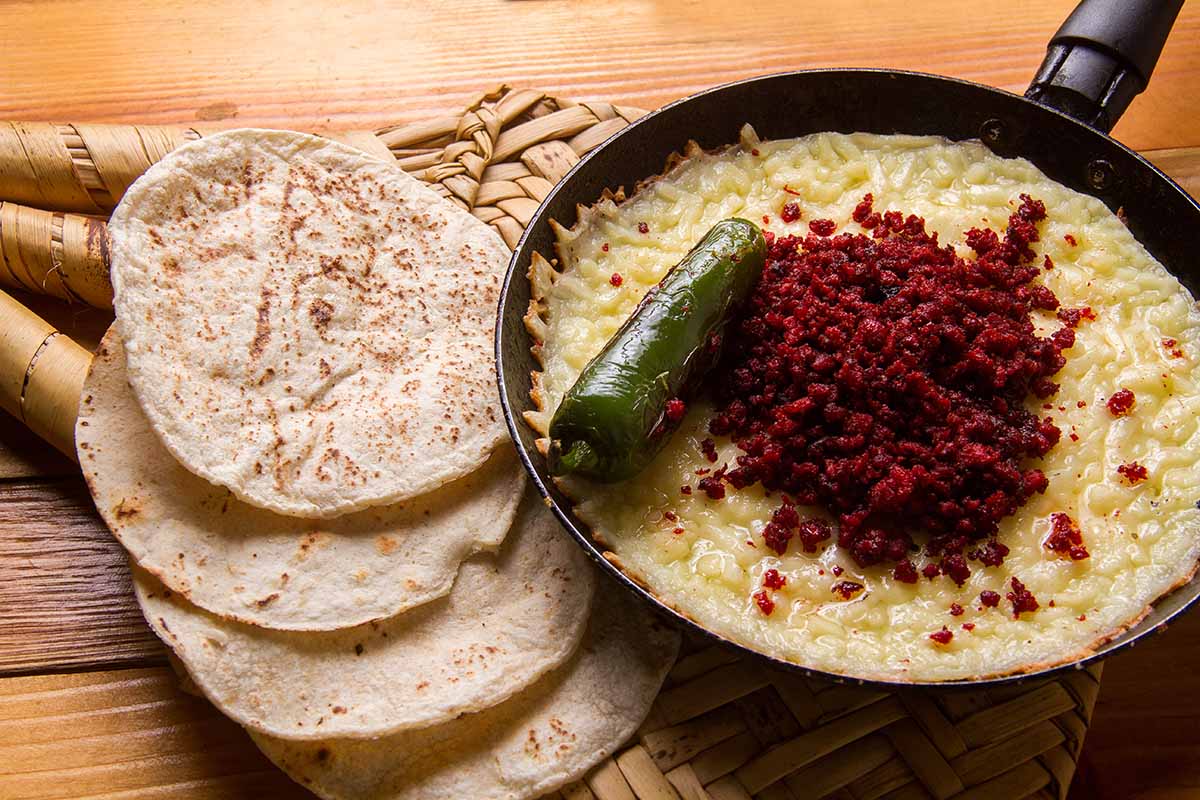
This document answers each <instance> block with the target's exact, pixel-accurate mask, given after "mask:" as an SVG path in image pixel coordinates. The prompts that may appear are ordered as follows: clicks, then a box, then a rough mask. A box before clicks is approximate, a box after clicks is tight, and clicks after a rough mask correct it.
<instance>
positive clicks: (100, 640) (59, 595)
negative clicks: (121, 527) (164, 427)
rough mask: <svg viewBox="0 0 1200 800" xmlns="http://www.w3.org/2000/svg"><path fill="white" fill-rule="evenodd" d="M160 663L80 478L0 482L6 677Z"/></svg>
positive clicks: (0, 637) (120, 556) (120, 561)
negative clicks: (11, 674)
mask: <svg viewBox="0 0 1200 800" xmlns="http://www.w3.org/2000/svg"><path fill="white" fill-rule="evenodd" d="M162 659H163V649H162V647H161V646H160V644H159V642H158V639H157V638H156V637H155V636H154V634H153V633H152V632H151V631H150V629H149V628H148V627H147V626H146V624H145V622H144V621H143V620H142V615H141V612H140V611H138V608H137V603H136V602H134V599H133V590H132V587H131V586H130V582H129V569H128V566H127V565H126V561H125V552H124V551H123V550H122V549H121V546H120V545H119V544H118V543H117V541H116V540H115V539H113V538H112V536H111V535H110V534H109V532H108V530H107V529H106V528H105V527H104V523H103V522H101V521H100V518H99V516H98V515H97V514H96V512H95V509H94V508H93V507H92V501H91V498H90V497H89V496H88V493H87V489H86V487H85V486H84V485H83V480H82V479H81V478H72V479H63V480H57V481H45V482H40V483H30V482H12V483H2V484H0V674H6V673H13V672H31V671H35V670H47V669H68V668H83V667H92V666H112V665H120V664H140V663H146V662H147V661H154V662H161V660H162ZM2 796H3V795H2V794H0V797H2Z"/></svg>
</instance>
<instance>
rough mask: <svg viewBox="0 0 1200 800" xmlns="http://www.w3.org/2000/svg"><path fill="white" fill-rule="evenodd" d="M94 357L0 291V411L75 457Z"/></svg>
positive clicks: (71, 456)
mask: <svg viewBox="0 0 1200 800" xmlns="http://www.w3.org/2000/svg"><path fill="white" fill-rule="evenodd" d="M91 361H92V356H91V353H89V352H88V351H87V350H84V349H83V348H82V347H80V346H79V345H77V344H75V342H73V341H71V338H70V337H69V336H66V335H64V334H61V333H59V332H58V331H56V330H55V329H54V326H53V325H51V324H50V323H48V322H46V321H45V320H44V319H42V318H41V317H39V316H38V315H37V314H34V313H33V312H32V311H30V310H29V309H27V308H26V307H25V306H23V305H21V304H20V303H19V302H17V301H16V300H15V299H14V298H13V297H12V296H11V295H9V294H8V293H6V292H2V291H0V408H3V409H4V410H5V411H7V412H9V413H10V414H12V415H13V416H14V417H16V418H17V419H19V420H21V421H22V422H24V423H25V424H26V425H28V426H29V428H30V430H32V431H33V432H34V433H36V434H37V435H38V436H41V437H42V438H43V439H45V440H46V441H47V442H49V443H50V444H52V445H54V446H55V447H56V448H58V449H59V450H61V451H62V452H63V453H65V454H66V455H67V456H69V457H70V458H72V459H74V458H75V457H76V456H75V417H76V416H77V415H78V413H79V395H80V393H81V392H82V391H83V379H84V377H85V376H86V375H87V371H88V366H89V365H90V364H91Z"/></svg>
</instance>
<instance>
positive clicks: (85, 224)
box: [0, 202, 113, 308]
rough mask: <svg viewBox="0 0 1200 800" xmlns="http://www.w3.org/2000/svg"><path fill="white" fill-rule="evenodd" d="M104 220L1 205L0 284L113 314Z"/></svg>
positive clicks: (20, 206) (106, 231)
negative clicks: (76, 302)
mask: <svg viewBox="0 0 1200 800" xmlns="http://www.w3.org/2000/svg"><path fill="white" fill-rule="evenodd" d="M108 266H109V259H108V228H107V226H106V225H105V223H104V221H103V220H100V219H97V218H95V217H88V216H83V215H81V214H64V213H61V212H54V211H42V210H41V209H36V208H28V207H26V206H22V205H18V204H16V203H5V202H0V283H2V284H4V285H6V286H10V287H12V288H14V289H25V290H28V291H31V292H38V293H41V294H48V295H50V296H51V297H57V298H59V299H60V300H68V301H82V302H84V303H87V304H88V305H90V306H95V307H97V308H112V293H113V288H112V283H111V281H109V278H108Z"/></svg>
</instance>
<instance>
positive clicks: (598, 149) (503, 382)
mask: <svg viewBox="0 0 1200 800" xmlns="http://www.w3.org/2000/svg"><path fill="white" fill-rule="evenodd" d="M834 74H842V75H845V74H856V75H877V76H880V77H881V78H886V77H892V76H904V77H911V78H917V79H924V80H932V81H936V82H938V83H949V84H955V85H959V86H964V87H969V88H971V89H974V90H982V91H985V92H989V93H993V94H997V95H1001V96H1004V97H1006V98H1009V99H1012V100H1017V101H1019V102H1021V103H1024V104H1028V105H1030V106H1033V107H1035V108H1037V109H1039V111H1040V112H1046V113H1050V114H1053V115H1055V116H1057V117H1060V118H1061V119H1062V120H1064V121H1066V122H1068V123H1069V124H1071V125H1074V126H1078V127H1079V128H1082V129H1085V130H1086V131H1088V132H1089V133H1090V134H1094V135H1098V136H1100V137H1101V138H1103V139H1104V140H1107V142H1108V143H1110V144H1111V145H1114V146H1116V147H1117V148H1118V149H1120V150H1121V151H1123V152H1124V154H1125V155H1127V156H1129V157H1132V158H1133V159H1135V160H1136V161H1137V162H1139V163H1140V165H1141V166H1142V167H1145V168H1148V169H1149V170H1150V171H1151V172H1152V173H1153V174H1154V176H1155V177H1156V179H1158V180H1160V181H1164V182H1165V184H1166V185H1168V186H1169V187H1171V188H1172V189H1174V190H1175V191H1176V192H1178V193H1179V194H1180V195H1182V197H1183V198H1185V199H1186V200H1187V201H1188V202H1189V203H1190V205H1191V206H1192V208H1193V209H1194V211H1195V212H1196V213H1197V214H1198V215H1200V203H1197V201H1196V199H1195V198H1193V197H1192V196H1191V195H1190V194H1188V193H1187V192H1186V191H1185V190H1184V189H1183V188H1182V187H1181V186H1179V184H1178V183H1176V182H1175V181H1174V180H1172V179H1171V178H1170V177H1169V176H1168V175H1166V174H1165V173H1163V172H1162V170H1160V169H1159V168H1158V167H1156V166H1154V164H1152V163H1150V162H1149V161H1148V160H1147V159H1146V158H1144V157H1143V156H1142V155H1141V154H1139V153H1137V152H1136V151H1134V150H1132V149H1131V148H1129V147H1128V146H1126V145H1124V144H1122V143H1121V142H1119V141H1117V140H1116V139H1114V138H1112V136H1110V135H1109V134H1107V133H1104V132H1103V131H1099V130H1096V129H1094V128H1091V127H1090V126H1088V125H1087V124H1085V123H1083V122H1081V121H1079V120H1077V119H1075V118H1073V117H1071V116H1070V115H1068V114H1065V113H1063V112H1061V111H1059V110H1057V109H1054V108H1051V107H1049V106H1044V105H1041V104H1039V103H1036V102H1034V101H1032V100H1029V99H1028V98H1025V97H1022V96H1021V95H1018V94H1015V93H1013V92H1010V91H1007V90H1004V89H999V88H996V87H993V86H988V85H986V84H982V83H978V82H976V81H970V80H966V79H963V78H953V77H948V76H945V75H938V74H935V73H929V72H921V71H915V70H900V69H887V68H880V67H827V68H813V69H802V70H787V71H782V72H774V73H769V74H764V75H758V76H754V77H750V78H743V79H740V80H736V81H730V82H728V83H723V84H720V85H717V86H712V87H709V88H707V89H703V90H701V91H699V92H696V93H694V94H691V95H688V96H686V97H683V98H680V99H679V100H675V101H672V102H670V103H668V104H666V105H664V106H662V107H661V108H658V109H656V110H654V111H651V112H649V113H648V114H646V115H644V116H642V117H640V118H638V119H637V120H635V121H634V122H632V123H630V124H629V125H627V126H626V127H624V128H622V129H621V130H619V131H617V132H616V133H614V134H612V135H611V136H609V137H608V138H606V139H605V140H604V141H603V142H601V143H600V144H599V145H597V146H595V147H594V148H593V149H592V150H591V151H589V152H588V153H587V154H586V155H584V156H583V157H582V158H580V160H579V161H578V162H577V163H576V164H575V165H574V166H573V167H571V169H570V170H568V171H567V173H566V174H565V175H564V176H563V177H562V178H561V179H560V180H559V181H558V183H556V184H555V186H554V187H553V188H552V189H551V190H550V192H548V193H547V195H546V196H545V197H544V198H543V199H542V201H541V202H540V203H539V204H538V208H537V209H536V210H535V211H534V213H533V216H532V217H531V218H530V221H529V224H528V225H526V226H525V229H524V230H523V231H522V234H521V237H520V239H519V240H518V241H517V244H516V246H515V247H514V248H513V252H512V256H511V257H510V259H509V263H508V267H507V269H506V271H505V276H504V281H503V282H502V284H501V288H500V299H499V303H498V307H497V315H496V327H495V337H494V348H495V361H496V385H497V389H498V391H499V394H500V405H501V411H502V413H503V416H504V422H505V425H506V427H507V429H508V433H509V438H510V439H511V440H512V443H513V446H514V447H515V448H516V450H517V456H518V458H519V459H520V461H521V465H522V467H523V468H524V469H525V471H526V473H527V474H528V476H529V478H530V480H531V481H532V483H533V485H534V487H535V488H536V489H537V491H538V493H539V494H540V495H541V497H542V500H543V502H544V503H545V504H546V505H547V506H548V507H549V509H550V510H551V512H552V513H553V514H554V516H555V517H556V518H557V519H558V521H559V524H561V525H562V526H563V528H565V529H566V531H567V532H568V533H569V534H570V535H571V536H572V538H574V539H575V540H576V542H577V543H578V544H579V545H580V546H581V547H583V549H584V552H585V553H587V555H588V556H589V557H590V558H591V559H592V560H593V561H595V562H596V563H597V564H598V565H599V566H600V567H601V570H602V572H603V573H604V574H605V575H606V576H607V577H608V578H610V579H612V580H615V581H617V582H618V583H620V584H621V585H622V587H623V590H625V591H631V592H633V593H635V594H637V595H638V596H639V597H641V598H642V599H643V600H644V601H646V602H649V603H650V604H651V605H652V606H653V608H654V609H655V611H657V612H658V613H660V614H662V615H665V616H668V617H669V618H670V619H671V620H672V621H673V622H674V623H675V624H677V625H680V626H682V627H683V628H684V629H685V630H687V631H689V632H690V633H693V634H697V635H699V636H701V637H703V638H704V639H706V640H708V641H711V642H716V643H719V644H722V645H724V646H726V647H730V648H733V649H734V650H735V651H736V652H738V653H739V654H745V655H748V656H750V657H752V658H755V659H758V660H759V661H760V663H764V664H770V665H771V666H773V667H775V668H777V669H780V670H783V671H785V672H789V673H793V674H799V675H803V676H805V677H810V678H817V679H820V680H824V681H830V682H834V683H841V684H852V685H858V686H867V687H876V688H880V689H887V690H893V691H895V690H901V689H915V688H921V689H948V690H953V689H972V688H973V689H978V688H982V687H995V686H1002V685H1004V686H1011V685H1017V684H1020V683H1026V682H1030V681H1042V680H1046V679H1049V678H1052V677H1054V676H1056V675H1059V674H1063V673H1066V672H1068V671H1075V670H1083V669H1086V668H1087V667H1089V666H1091V665H1093V664H1095V663H1097V662H1099V661H1101V660H1103V659H1105V658H1107V657H1109V656H1111V655H1114V654H1116V653H1119V652H1121V651H1123V650H1125V649H1127V648H1129V647H1132V646H1133V645H1135V644H1136V643H1137V642H1139V641H1141V640H1142V639H1143V638H1145V637H1146V636H1147V635H1149V634H1152V633H1156V632H1160V631H1162V630H1165V628H1166V626H1167V624H1168V623H1170V622H1172V621H1173V620H1174V619H1175V618H1176V617H1178V616H1179V615H1180V614H1183V613H1185V612H1186V611H1188V610H1190V609H1192V608H1194V607H1196V606H1197V604H1198V601H1200V574H1196V572H1195V571H1193V575H1192V577H1191V578H1190V579H1189V580H1188V581H1187V582H1184V583H1183V584H1181V585H1180V586H1178V587H1176V588H1175V589H1173V590H1172V591H1170V592H1167V593H1166V594H1164V595H1163V596H1162V597H1160V598H1158V599H1157V600H1156V601H1155V602H1154V603H1152V604H1150V605H1149V606H1147V612H1150V611H1152V610H1153V609H1154V608H1156V607H1157V604H1158V603H1159V602H1161V601H1162V600H1163V599H1165V598H1166V597H1169V596H1170V595H1172V594H1174V593H1175V592H1180V591H1185V589H1186V587H1189V586H1191V587H1192V596H1191V597H1189V598H1187V599H1186V600H1185V601H1184V602H1183V603H1182V604H1181V605H1180V606H1179V607H1178V608H1176V609H1174V610H1172V611H1170V612H1169V613H1167V614H1166V615H1165V617H1164V618H1163V619H1161V620H1159V621H1157V622H1155V623H1154V624H1146V619H1145V617H1144V616H1143V617H1142V618H1139V619H1137V620H1135V621H1133V622H1131V623H1129V624H1128V625H1127V626H1126V627H1124V628H1122V629H1119V630H1116V631H1114V632H1112V633H1111V634H1110V635H1109V636H1107V637H1106V640H1105V641H1104V642H1103V643H1101V644H1098V645H1095V644H1093V645H1091V646H1090V648H1091V649H1092V652H1090V653H1086V654H1084V655H1082V656H1080V657H1078V658H1072V659H1069V660H1066V661H1063V662H1061V663H1058V664H1055V665H1052V666H1049V667H1043V668H1038V667H1037V666H1036V665H1035V667H1034V668H1033V669H1032V670H1030V671H1028V672H1017V673H1012V674H1008V675H999V676H988V677H981V678H962V679H955V680H947V681H915V680H912V681H906V680H887V679H876V678H863V677H857V676H855V675H849V674H843V673H836V672H828V671H825V670H821V669H816V668H813V667H809V666H805V665H803V664H798V663H795V662H792V661H788V660H786V659H783V658H780V657H778V656H774V655H771V654H770V653H765V652H762V651H760V650H757V649H755V648H753V647H751V646H749V645H746V644H743V643H741V642H738V641H736V640H733V639H730V638H728V637H726V636H723V635H722V634H720V633H718V632H716V631H714V630H711V629H709V628H707V627H705V626H703V625H701V624H700V623H698V622H696V621H695V620H693V619H691V618H690V617H689V616H687V615H686V614H685V613H683V612H681V611H680V610H678V609H676V608H674V607H673V606H671V605H670V604H668V603H667V602H665V601H664V600H663V599H662V598H660V597H659V596H657V595H656V594H655V593H653V592H651V591H650V590H648V589H647V588H645V587H644V586H641V585H640V584H639V583H638V582H637V581H635V580H634V579H633V578H632V577H630V576H629V575H628V574H626V573H625V571H624V570H622V569H621V568H620V567H619V566H617V565H616V564H613V563H612V562H610V561H609V560H608V559H606V558H605V557H604V555H603V552H604V548H602V547H601V546H600V545H599V544H598V543H597V542H595V540H594V539H593V538H592V536H591V532H590V530H588V529H586V526H584V525H582V523H577V522H576V521H575V519H574V515H573V514H572V513H571V512H570V510H569V509H564V508H563V507H562V504H561V503H559V502H558V500H557V499H556V498H555V497H554V495H553V493H552V491H551V489H550V487H549V486H548V485H547V481H544V480H543V478H542V475H541V473H540V471H539V468H538V467H537V466H536V465H535V464H534V461H533V456H532V454H531V453H530V452H529V450H528V448H526V447H525V445H524V443H523V441H522V439H521V430H522V426H524V425H525V422H524V419H523V418H522V415H521V409H514V408H513V407H512V406H511V405H510V404H509V400H508V391H507V389H508V380H509V377H508V376H507V375H506V370H505V364H504V349H505V348H504V343H505V341H506V336H505V333H504V322H505V318H506V315H512V314H517V315H518V316H519V317H524V315H525V313H526V311H527V310H528V309H526V308H521V309H510V308H509V307H508V306H509V296H510V290H511V287H512V284H513V282H514V280H517V279H520V280H527V278H526V276H525V270H523V269H520V267H522V265H523V264H524V265H525V267H526V269H527V266H528V263H527V262H528V261H529V260H530V258H531V257H532V253H529V254H526V250H527V249H528V247H529V239H530V238H531V236H532V235H533V231H534V228H535V227H537V226H538V225H539V224H543V225H548V224H549V221H548V220H547V219H546V214H547V211H548V208H549V206H550V205H551V204H552V203H553V202H554V201H555V200H556V199H557V197H558V195H559V194H561V193H562V192H563V191H564V189H565V188H566V187H567V186H568V185H569V184H570V183H571V181H572V179H573V178H574V177H575V176H576V175H577V174H578V173H579V172H580V171H582V170H583V169H585V168H586V165H587V164H589V163H590V162H591V161H592V160H593V159H595V158H597V157H598V156H599V155H600V154H601V153H602V152H603V151H605V150H606V149H607V148H609V147H610V146H611V145H612V144H613V143H614V142H615V141H617V140H618V139H621V138H622V137H624V136H626V135H628V134H629V133H630V132H632V131H634V130H636V129H638V128H641V127H642V126H644V125H645V124H648V123H649V122H650V121H652V120H654V119H657V118H658V117H660V116H663V115H665V114H668V113H670V112H671V111H672V110H673V109H675V108H678V107H681V106H684V105H687V104H689V103H691V102H693V101H695V100H698V99H700V98H704V97H707V96H709V95H711V94H716V93H720V92H723V91H728V90H731V89H734V88H737V87H742V86H746V85H748V84H754V83H760V82H766V81H771V80H778V79H785V78H791V77H795V76H820V75H834ZM1168 271H1170V270H1169V268H1168ZM521 330H524V328H523V327H522V328H521ZM526 335H527V334H526ZM529 344H530V343H529V342H524V347H525V349H526V350H528V346H529ZM521 377H523V376H518V379H520V378H521ZM1139 626H1144V627H1143V629H1142V630H1140V631H1138V630H1137V628H1138V627H1139ZM1122 636H1128V638H1126V639H1124V640H1123V641H1120V642H1118V643H1116V644H1112V642H1113V640H1115V639H1118V638H1120V637H1122Z"/></svg>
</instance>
